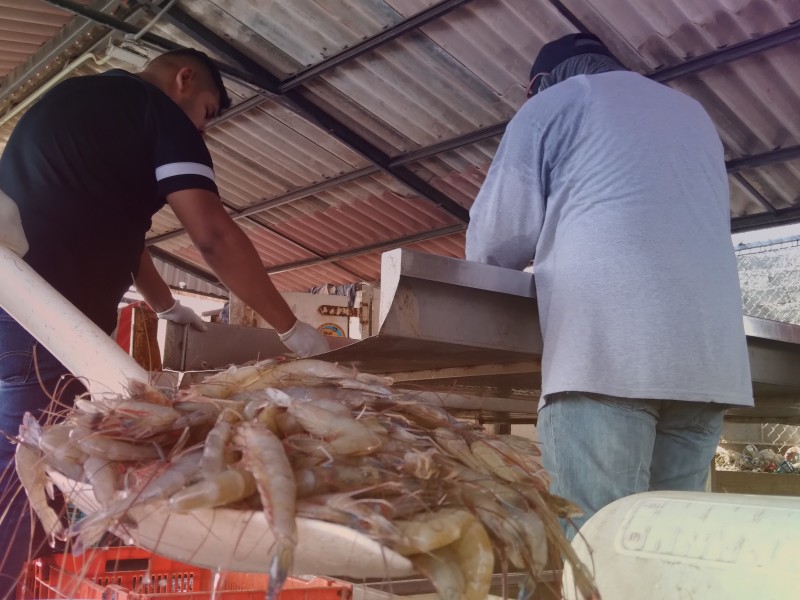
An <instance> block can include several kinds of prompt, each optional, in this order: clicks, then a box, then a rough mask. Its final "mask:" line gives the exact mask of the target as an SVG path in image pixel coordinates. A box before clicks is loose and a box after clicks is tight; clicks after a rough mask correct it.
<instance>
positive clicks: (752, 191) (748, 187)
mask: <svg viewBox="0 0 800 600" xmlns="http://www.w3.org/2000/svg"><path fill="white" fill-rule="evenodd" d="M731 179H733V181H734V182H735V183H736V185H738V186H739V189H741V190H742V191H743V192H744V193H745V194H747V196H749V197H750V199H751V200H755V201H756V202H758V203H759V204H760V205H761V206H762V207H763V208H765V209H766V210H768V211H769V212H771V213H777V212H778V209H776V208H775V207H774V206H772V204H771V203H770V202H769V201H768V200H767V199H766V198H764V196H762V195H761V192H759V191H758V190H757V189H756V188H754V187H753V186H752V184H751V183H750V182H749V181H747V180H746V179H745V178H744V177H742V174H741V173H731Z"/></svg>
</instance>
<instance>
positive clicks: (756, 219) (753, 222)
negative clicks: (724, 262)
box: [731, 206, 800, 232]
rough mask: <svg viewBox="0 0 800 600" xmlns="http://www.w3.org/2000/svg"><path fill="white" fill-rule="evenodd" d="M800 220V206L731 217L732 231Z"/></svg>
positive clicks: (761, 227) (786, 223)
mask: <svg viewBox="0 0 800 600" xmlns="http://www.w3.org/2000/svg"><path fill="white" fill-rule="evenodd" d="M797 221H800V206H793V207H791V208H783V209H780V210H778V211H776V212H774V213H773V212H768V213H759V214H757V215H744V216H742V217H734V218H733V219H731V231H732V232H739V231H749V230H751V229H763V228H764V227H769V226H771V225H788V224H789V223H796V222H797Z"/></svg>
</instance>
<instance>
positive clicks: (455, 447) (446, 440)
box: [433, 427, 484, 471]
mask: <svg viewBox="0 0 800 600" xmlns="http://www.w3.org/2000/svg"><path fill="white" fill-rule="evenodd" d="M433 439H434V441H435V442H436V443H437V444H438V445H439V447H440V448H441V449H442V450H443V451H444V452H445V453H446V454H448V455H450V456H452V457H453V458H455V459H456V460H459V461H461V462H462V463H464V464H465V465H467V466H468V467H469V468H470V469H473V470H475V471H482V470H483V468H484V464H483V463H482V462H481V461H480V460H479V459H478V458H476V457H475V456H473V454H472V452H471V451H470V449H469V444H468V443H467V440H465V439H464V436H463V435H462V434H461V433H460V432H459V431H458V430H453V429H450V428H448V427H437V428H436V429H434V430H433Z"/></svg>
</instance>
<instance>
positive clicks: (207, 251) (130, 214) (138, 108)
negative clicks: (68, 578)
mask: <svg viewBox="0 0 800 600" xmlns="http://www.w3.org/2000/svg"><path fill="white" fill-rule="evenodd" d="M229 105H230V99H229V98H228V95H227V93H226V91H225V88H224V85H223V82H222V78H221V76H220V74H219V71H218V70H217V68H216V67H215V66H214V64H213V63H212V62H211V61H210V60H209V59H208V57H207V56H206V55H205V54H203V53H201V52H198V51H195V50H179V51H175V52H170V53H167V54H164V55H162V56H160V57H158V58H156V59H154V60H153V61H151V63H150V64H149V65H148V66H147V68H146V69H145V70H144V71H143V72H141V73H140V74H138V75H132V74H130V73H127V72H125V71H122V70H113V71H109V72H107V73H104V74H102V75H92V76H86V77H75V78H72V79H69V80H67V81H64V82H63V83H60V84H59V85H57V86H55V87H54V88H53V89H52V90H50V91H49V92H48V93H46V94H45V95H44V96H42V98H41V99H40V100H39V101H38V102H37V103H36V104H35V105H34V106H33V107H31V108H30V109H29V110H28V111H27V113H26V114H25V116H24V117H23V118H22V119H21V120H20V122H19V123H18V125H17V126H16V128H15V130H14V132H13V133H12V135H11V137H10V139H9V141H8V144H7V145H6V149H5V151H4V153H3V155H2V157H0V189H1V190H2V191H3V192H5V193H6V194H7V195H8V196H9V197H10V198H11V199H12V200H13V201H14V202H15V203H16V205H17V207H18V208H19V213H20V216H21V220H22V227H23V229H24V233H25V237H27V241H28V243H29V246H30V249H29V251H28V252H27V254H25V255H24V259H25V261H26V262H27V263H28V264H30V265H31V267H33V268H34V269H35V270H36V271H37V272H38V273H39V274H40V275H42V277H43V278H44V279H45V280H47V281H48V282H49V283H50V284H51V285H52V286H53V287H55V288H56V289H57V290H58V291H59V292H61V294H63V295H64V296H65V297H66V298H67V299H68V300H70V301H71V302H72V303H73V304H75V305H76V306H77V307H78V308H79V309H80V310H81V311H82V312H84V313H85V314H86V315H87V316H89V317H90V318H91V319H92V320H93V321H94V322H95V323H96V324H97V325H98V326H99V327H101V328H102V329H103V330H105V331H106V332H107V333H111V331H112V330H113V329H114V328H115V326H116V313H117V305H118V304H119V301H120V300H121V298H122V296H123V294H124V292H125V291H126V290H127V289H128V287H129V286H130V284H131V282H134V283H135V285H136V287H137V289H138V290H139V292H140V293H141V294H142V295H143V296H144V298H145V300H146V301H147V302H148V304H150V306H151V307H152V308H153V309H154V310H155V311H156V312H157V313H159V316H160V317H162V318H166V319H170V320H174V321H178V322H182V323H192V324H194V325H195V326H198V327H202V322H201V321H200V319H199V318H198V317H197V316H196V315H195V314H194V312H193V311H191V310H190V309H188V308H186V307H183V306H181V305H180V303H179V302H177V301H176V300H175V299H174V298H173V297H172V294H171V292H170V290H169V288H168V287H167V285H166V283H165V282H164V281H163V280H162V279H161V277H160V276H159V275H158V272H157V271H156V269H155V267H154V265H153V262H152V260H151V259H150V256H149V254H148V252H147V250H146V249H145V246H144V240H145V234H146V233H147V231H148V230H149V229H150V223H151V218H152V216H153V215H154V214H155V213H156V212H157V211H158V210H159V209H160V208H161V207H162V206H164V204H165V203H169V205H170V207H171V209H172V211H173V212H174V214H175V216H176V217H177V218H178V220H179V221H180V222H181V224H182V225H183V226H184V227H185V229H186V231H187V233H188V234H189V236H190V237H191V239H192V241H193V242H194V244H195V245H196V246H197V247H198V249H199V250H200V252H201V253H202V255H203V258H204V259H205V260H206V262H207V263H208V265H209V266H210V267H211V268H212V269H213V270H214V272H215V273H216V274H217V275H218V277H219V278H220V280H221V281H222V282H223V283H224V284H225V285H226V286H227V287H228V289H230V290H231V292H233V293H234V294H236V295H237V296H239V297H240V298H241V299H242V300H243V301H244V302H245V303H246V304H247V305H249V306H250V307H252V308H253V310H255V311H256V312H257V313H258V314H259V315H261V316H262V317H263V318H264V319H265V320H266V321H267V322H269V323H270V324H271V325H272V326H273V327H274V328H275V329H276V330H277V331H278V332H279V333H280V335H281V339H282V340H283V341H284V343H285V344H286V346H287V347H288V348H290V349H291V350H293V351H294V352H295V353H297V354H298V355H300V356H309V355H312V354H318V353H320V352H324V351H326V350H327V349H328V345H327V343H326V342H325V339H324V337H323V336H322V334H321V333H319V332H318V331H316V330H315V329H314V328H313V327H311V326H310V325H308V324H306V323H302V322H300V321H298V320H297V319H296V317H295V316H294V314H293V313H292V311H291V309H290V308H289V306H288V305H287V304H286V302H285V301H284V299H283V297H282V296H281V295H280V293H279V292H278V291H277V290H276V289H275V287H274V285H273V284H272V282H271V280H270V278H269V276H268V275H267V274H266V272H265V270H264V267H263V264H262V263H261V260H260V258H259V256H258V254H257V252H256V250H255V248H254V247H253V245H252V243H251V242H250V240H249V239H248V238H247V236H246V235H245V234H244V232H243V231H242V230H241V229H240V228H239V227H238V225H236V224H235V223H234V221H233V220H232V219H231V218H230V217H229V216H228V214H227V213H226V212H225V209H224V207H223V205H222V203H221V202H220V198H219V195H218V192H217V186H216V184H215V181H214V170H213V165H212V162H211V156H210V155H209V152H208V149H207V148H206V146H205V143H204V142H203V138H202V136H203V132H204V128H205V127H206V125H207V123H208V122H209V121H210V120H211V119H212V118H214V117H215V116H216V115H218V114H220V112H221V111H222V110H224V109H225V108H227V107H228V106H229ZM4 285H8V283H4ZM34 349H35V352H34ZM65 375H69V374H68V373H67V371H66V369H65V368H64V367H63V366H62V365H60V363H58V361H57V360H56V359H55V358H54V357H52V355H50V354H49V353H48V352H47V351H46V350H45V349H44V348H42V347H40V346H38V347H37V344H36V341H35V340H34V339H33V338H32V337H31V336H30V335H29V334H28V333H27V332H26V331H25V330H24V329H23V328H22V327H21V326H20V325H19V324H17V323H16V322H15V321H14V320H13V319H12V318H11V317H10V316H9V315H8V314H6V313H5V312H4V311H2V310H0V431H2V432H3V433H6V434H8V435H15V434H16V432H17V429H18V426H19V422H20V420H21V417H22V414H24V412H26V411H29V412H31V413H33V414H34V415H35V416H37V417H39V416H41V414H42V411H43V410H44V409H45V408H46V407H47V405H48V404H49V403H50V398H49V397H48V396H47V394H45V393H44V392H43V391H42V387H44V388H45V389H46V390H47V392H48V393H49V394H53V393H54V391H55V389H56V387H57V385H58V383H59V380H60V379H61V378H62V376H65ZM40 384H41V385H40ZM62 387H63V384H62ZM74 393H75V388H74V387H73V389H70V390H68V391H67V392H61V393H60V396H61V398H60V399H61V400H62V401H66V402H69V401H71V400H72V398H73V397H74ZM13 454H14V448H13V446H12V445H11V444H10V443H8V442H7V441H5V440H0V470H2V469H4V468H5V469H6V475H5V476H4V478H3V483H2V484H1V485H0V498H2V499H3V500H2V505H3V509H5V508H6V507H8V512H7V513H6V514H5V515H4V516H3V518H2V521H0V564H2V578H0V598H3V597H5V596H6V595H7V594H8V593H9V592H10V591H12V590H13V585H14V583H15V582H16V579H17V577H18V575H19V571H20V567H21V562H22V560H24V559H25V558H26V557H27V556H28V555H29V549H30V546H31V536H32V533H31V532H30V529H29V527H26V526H24V524H23V522H27V516H26V517H25V518H21V517H22V514H23V509H24V506H23V503H22V502H21V501H20V499H19V498H18V500H17V501H15V502H11V500H10V498H11V495H13V493H14V492H15V491H16V489H15V488H18V487H19V484H18V482H16V478H14V477H10V476H9V475H10V473H9V472H11V473H13ZM32 549H33V551H34V552H35V551H36V550H37V547H36V545H34V546H33V547H32ZM3 554H4V556H3Z"/></svg>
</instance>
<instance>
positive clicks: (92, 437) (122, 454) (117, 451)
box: [77, 433, 163, 461]
mask: <svg viewBox="0 0 800 600" xmlns="http://www.w3.org/2000/svg"><path fill="white" fill-rule="evenodd" d="M77 444H78V447H79V448H80V449H81V450H83V451H84V452H85V453H86V454H88V455H89V456H97V457H98V458H107V459H108V460H115V461H134V460H153V459H156V458H161V457H162V455H163V453H162V451H161V449H160V448H159V447H158V446H156V445H155V444H150V445H147V446H142V445H140V444H135V443H133V442H125V441H122V440H116V439H114V438H110V437H106V436H103V435H99V434H92V433H90V434H89V435H85V436H83V437H81V438H78V439H77Z"/></svg>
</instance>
